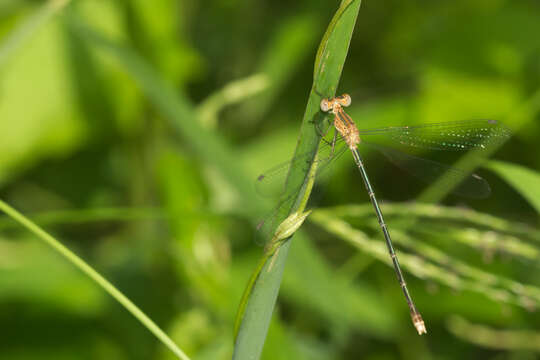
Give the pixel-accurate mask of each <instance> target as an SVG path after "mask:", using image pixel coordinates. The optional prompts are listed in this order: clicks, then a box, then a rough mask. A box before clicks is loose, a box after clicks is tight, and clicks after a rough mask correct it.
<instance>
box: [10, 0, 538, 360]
mask: <svg viewBox="0 0 540 360" xmlns="http://www.w3.org/2000/svg"><path fill="white" fill-rule="evenodd" d="M338 6H339V2H338V1H306V0H304V1H296V2H290V1H277V0H276V1H266V2H251V1H241V0H219V1H206V2H202V1H196V0H186V1H173V0H153V1H144V0H134V1H128V0H124V1H114V2H113V1H108V0H77V1H75V0H73V1H71V2H69V1H59V0H56V1H49V2H40V1H21V0H4V1H2V2H1V3H0V198H2V199H3V200H5V201H6V202H8V203H9V204H11V205H13V206H15V207H16V208H17V209H19V210H20V211H21V212H23V213H24V214H26V215H28V216H29V217H30V218H31V219H33V220H35V221H36V222H37V223H38V224H40V225H42V226H43V227H44V228H45V229H46V230H47V231H49V232H51V233H52V234H53V235H54V236H55V237H56V238H57V239H60V240H61V241H62V243H63V244H65V245H66V246H67V247H69V248H70V249H72V250H74V251H75V252H76V253H77V254H79V255H80V256H81V257H82V258H84V259H85V260H86V261H87V262H88V263H89V264H90V265H91V266H92V267H94V268H95V269H96V270H97V271H98V272H100V273H101V274H102V275H103V276H105V277H106V278H107V279H109V280H110V281H111V282H112V283H114V284H115V285H116V286H117V287H118V288H119V289H120V290H121V291H122V292H124V294H126V296H128V297H129V298H130V299H131V300H132V301H134V302H135V303H136V304H137V305H138V306H139V307H140V308H141V309H142V310H143V311H144V312H145V313H146V314H147V315H149V316H150V317H151V318H152V319H153V320H154V321H155V322H156V323H157V324H158V325H159V326H161V327H162V328H163V329H164V331H166V332H167V333H168V334H169V335H170V336H171V337H172V338H173V340H174V341H175V342H176V343H177V344H178V346H179V347H180V348H181V349H182V350H183V351H185V352H186V353H187V354H188V355H189V356H190V358H192V359H229V358H230V357H231V354H232V350H233V325H234V319H235V315H236V311H237V308H238V305H239V302H240V298H241V295H242V291H243V289H244V287H245V285H246V284H247V282H248V279H249V277H250V275H251V273H252V271H253V270H254V269H255V267H256V265H257V262H258V260H259V258H260V257H261V256H262V247H259V246H257V245H256V244H255V241H254V238H255V237H256V236H255V230H254V229H255V224H256V222H257V219H260V218H261V217H264V216H265V215H264V214H265V213H268V212H270V211H271V209H272V207H273V206H275V204H276V201H275V200H273V199H271V198H268V197H264V196H260V195H258V194H257V191H256V190H255V186H254V182H255V179H256V177H257V175H258V174H260V173H261V172H262V171H265V170H267V169H269V168H272V166H274V165H275V164H278V163H281V162H283V161H285V160H287V158H290V156H291V155H292V154H293V151H294V148H295V144H296V138H297V136H298V133H299V127H300V122H301V119H302V116H303V113H304V110H305V107H306V101H307V99H308V95H309V90H310V88H311V83H312V80H313V66H314V60H315V55H316V51H317V47H318V44H319V42H320V41H321V38H322V36H323V34H324V31H325V29H326V27H327V26H328V24H329V22H330V19H331V18H332V16H333V15H334V13H335V11H336V9H337V7H338ZM539 34H540V4H539V3H538V2H537V1H535V0H528V1H519V2H517V1H504V0H459V1H439V0H437V1H420V0H417V1H409V2H403V1H398V0H386V1H365V2H364V3H363V4H362V6H361V8H360V12H359V15H358V20H357V25H356V28H355V32H354V34H353V37H352V40H351V44H350V50H349V55H348V58H347V61H346V63H345V67H344V69H343V76H342V81H341V84H340V87H339V89H338V92H339V93H341V92H348V93H350V94H351V96H352V99H353V105H352V106H351V108H350V111H349V113H350V114H351V116H352V117H353V119H355V121H356V122H357V124H358V126H359V128H370V127H380V126H390V125H413V124H421V123H429V122H442V121H457V120H466V119H478V118H492V119H498V120H500V121H502V122H504V124H506V126H508V127H509V128H510V129H511V130H512V133H513V137H512V138H511V139H510V140H509V141H508V142H507V143H505V144H504V145H503V146H501V147H500V148H499V149H498V150H497V152H496V153H494V154H493V155H492V158H495V159H497V161H491V160H485V161H484V162H482V164H481V165H482V166H481V167H480V168H479V169H478V170H477V172H478V173H479V174H480V175H482V176H483V177H485V178H486V179H487V180H488V181H489V183H490V185H491V187H492V195H491V197H490V198H488V199H485V200H472V199H465V198H459V197H456V196H453V195H449V196H446V197H444V199H443V200H441V201H440V202H439V204H441V205H444V207H438V206H437V207H433V208H429V209H428V210H426V211H425V212H423V213H422V214H420V212H415V211H414V210H413V207H412V205H411V201H413V200H414V199H415V198H417V197H418V196H420V194H422V191H423V189H425V188H426V186H428V185H426V184H422V183H420V182H418V181H416V180H415V179H414V178H412V177H409V176H406V175H405V174H404V173H403V172H402V171H401V170H399V169H397V168H395V167H393V166H391V165H389V164H388V163H387V162H385V161H383V160H384V159H382V158H381V157H379V156H377V155H376V154H372V153H371V152H369V151H368V152H366V153H364V156H365V162H366V167H367V170H368V173H369V174H370V177H371V180H372V182H373V184H374V187H375V190H376V192H377V194H378V197H379V199H380V200H382V201H383V205H382V211H383V212H386V213H387V216H386V217H387V224H388V226H389V228H390V231H391V232H392V230H394V232H392V234H393V235H394V237H395V238H396V239H395V240H396V242H397V250H398V255H402V257H403V259H402V260H403V261H402V263H403V265H404V267H405V275H406V278H407V280H408V285H409V287H410V290H411V292H412V295H413V297H414V299H415V301H416V303H417V307H418V308H419V310H420V311H421V312H422V314H423V317H424V320H425V321H426V325H427V327H428V334H427V336H422V337H418V335H417V334H416V332H415V330H414V328H413V327H412V325H411V324H410V319H409V313H408V309H407V307H406V304H405V301H404V299H403V298H402V294H401V290H400V289H399V286H398V284H397V282H396V281H395V275H394V273H393V271H392V269H391V268H390V267H388V266H387V264H386V263H383V262H382V261H379V260H378V259H379V258H380V257H379V256H378V254H379V252H378V249H379V248H370V247H369V246H363V247H362V246H358V245H357V244H356V245H355V244H354V242H353V241H352V240H351V238H352V235H351V236H350V237H349V241H343V240H347V239H343V238H342V237H340V236H337V235H336V234H333V233H332V232H331V231H326V230H323V228H326V229H328V227H327V226H325V224H326V225H328V223H329V221H330V220H328V217H335V218H338V217H339V218H340V219H342V221H345V223H346V224H349V225H351V226H352V227H354V229H356V230H358V231H361V233H362V234H364V236H365V237H366V239H369V240H372V241H374V243H375V244H379V245H381V246H382V237H381V236H380V234H379V230H378V229H377V224H376V219H375V217H374V214H373V213H372V212H370V209H369V207H368V206H369V204H368V201H369V199H368V197H367V195H366V193H365V190H364V187H363V185H362V183H361V179H360V176H359V174H358V172H357V170H356V169H355V168H354V166H353V161H352V158H350V156H349V155H348V154H346V155H344V156H343V157H342V159H341V160H340V161H339V163H338V164H335V165H334V166H332V169H331V171H329V174H326V176H325V178H326V181H325V182H324V185H321V186H317V187H316V189H315V191H314V194H313V196H314V198H316V208H319V209H321V212H320V213H319V216H316V213H314V215H313V220H311V219H310V218H308V220H307V222H306V224H305V226H303V227H302V231H301V233H300V234H298V235H296V236H295V237H294V239H293V242H292V245H291V248H290V254H289V258H288V263H287V265H286V267H285V273H284V279H283V284H282V288H281V292H280V295H279V298H278V304H277V307H276V312H275V315H274V319H273V322H272V325H271V327H270V331H269V334H268V337H267V341H266V346H265V349H264V351H263V358H264V359H321V360H322V359H394V358H402V359H463V358H481V359H534V358H536V357H538V355H539V353H540V345H539V344H540V315H538V314H537V312H535V310H536V308H537V307H538V306H539V305H540V295H539V294H540V275H539V274H540V262H539V256H540V255H539V254H540V252H539V251H540V250H539V249H538V247H539V244H540V234H539V231H538V214H539V212H540V172H539V170H538V169H539V168H540V157H539V156H538V153H539V152H540V115H539V112H540V41H539V38H540V37H539ZM426 155H427V156H428V157H429V154H426ZM444 160H447V161H448V162H452V161H455V160H457V158H456V157H455V156H454V157H448V158H444ZM430 190H432V191H436V190H437V189H436V188H434V187H431V188H430ZM423 196H424V197H423V198H424V199H425V198H427V195H423ZM385 203H386V204H387V205H386V211H385ZM348 204H356V205H363V206H364V207H363V208H365V209H366V212H365V213H363V214H360V215H358V214H355V213H353V208H351V207H346V208H343V209H342V210H341V211H340V212H338V211H337V210H336V209H334V208H331V206H336V205H348ZM391 204H394V205H395V208H394V207H392V205H391ZM465 209H469V210H471V209H473V210H476V211H477V213H471V212H470V211H465ZM326 210H328V211H326ZM450 214H454V216H450ZM322 215H324V216H322ZM413 215H416V216H417V217H416V221H414V222H413V219H412V217H413ZM488 215H489V216H488ZM482 216H483V217H482ZM480 218H481V219H480ZM334 220H335V219H334ZM321 225H322V227H321ZM344 237H345V238H346V237H347V236H346V235H345V236H344ZM0 324H1V330H0V331H1V332H0V334H1V335H2V336H1V337H0V359H172V358H173V355H172V354H171V353H169V351H168V350H167V349H166V348H165V347H164V346H163V345H162V344H161V343H159V342H158V341H157V340H156V339H155V338H154V337H153V336H152V335H151V334H150V333H149V332H148V331H147V330H146V329H145V328H144V327H143V326H141V325H140V324H139V322H137V321H136V320H135V319H134V318H133V317H132V316H131V315H130V314H129V313H128V312H127V311H126V310H125V309H124V308H122V307H121V306H120V305H118V304H117V303H116V302H115V301H114V300H112V299H111V298H110V297H109V296H108V295H107V294H106V293H105V292H104V291H103V290H102V289H101V288H99V287H98V286H96V285H95V284H94V283H93V282H92V281H91V280H89V279H88V278H87V277H85V276H84V275H82V274H81V273H80V272H79V271H78V270H76V269H75V268H73V266H72V265H71V264H69V263H67V262H66V261H65V259H63V258H62V257H60V256H59V255H58V254H57V253H55V252H54V251H53V250H51V249H50V248H48V247H46V246H45V245H43V243H41V242H40V241H39V240H38V239H37V238H36V237H35V236H34V235H32V234H29V233H28V232H27V231H25V230H24V229H22V228H21V227H20V226H19V225H18V224H16V223H14V222H13V221H10V220H9V219H7V218H5V217H2V218H0Z"/></svg>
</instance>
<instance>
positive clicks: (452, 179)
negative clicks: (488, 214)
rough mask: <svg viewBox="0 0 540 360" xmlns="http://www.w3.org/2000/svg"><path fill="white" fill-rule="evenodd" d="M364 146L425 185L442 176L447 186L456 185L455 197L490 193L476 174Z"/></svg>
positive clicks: (396, 152)
mask: <svg viewBox="0 0 540 360" xmlns="http://www.w3.org/2000/svg"><path fill="white" fill-rule="evenodd" d="M364 144H365V145H367V146H369V147H370V148H373V149H375V150H377V151H379V152H380V153H382V154H383V155H384V156H385V157H386V158H387V159H388V160H390V162H392V163H393V164H394V165H396V166H397V167H399V168H401V169H402V170H404V171H406V172H408V173H410V174H411V175H413V176H415V177H417V178H419V179H420V180H422V181H424V182H426V183H431V182H433V181H435V180H437V179H438V178H440V177H441V176H442V175H443V174H444V175H445V176H446V179H448V182H449V184H452V185H453V184H458V185H456V186H455V187H454V188H453V189H452V191H451V192H452V193H454V194H456V195H460V196H464V197H469V198H479V199H481V198H486V197H488V196H489V194H490V193H491V188H490V187H489V183H488V182H487V181H486V180H484V179H483V178H481V177H480V176H478V175H476V174H468V173H466V172H465V171H463V170H460V169H458V168H455V167H450V166H448V165H444V164H441V163H439V162H436V161H432V160H428V159H422V158H418V157H416V156H412V155H409V154H405V153H403V152H401V151H397V150H395V149H391V148H389V147H386V146H381V145H374V144H370V143H364Z"/></svg>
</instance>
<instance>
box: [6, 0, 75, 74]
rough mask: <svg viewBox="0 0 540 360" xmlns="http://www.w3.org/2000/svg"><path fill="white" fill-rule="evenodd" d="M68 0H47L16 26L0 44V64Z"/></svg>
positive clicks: (68, 0)
mask: <svg viewBox="0 0 540 360" xmlns="http://www.w3.org/2000/svg"><path fill="white" fill-rule="evenodd" d="M69 2H70V0H49V1H47V3H46V4H45V5H42V6H41V8H40V9H39V10H37V11H36V12H35V13H34V14H33V15H32V16H30V17H29V18H28V19H26V21H24V22H23V23H22V24H20V25H19V26H18V27H16V28H15V29H14V30H13V31H11V33H10V34H9V36H7V37H6V38H5V40H4V41H3V42H2V43H1V44H0V66H2V65H3V64H4V63H5V62H6V61H7V60H8V59H9V57H10V56H11V55H12V54H14V53H15V52H16V51H17V49H18V48H20V47H21V46H22V45H23V44H24V43H25V42H26V41H27V40H28V39H29V38H31V37H32V35H33V34H34V33H36V32H37V31H38V30H39V29H40V28H41V26H42V25H44V24H45V23H46V22H47V21H48V20H49V19H50V18H51V17H52V16H53V15H54V14H56V13H57V12H58V11H60V10H62V9H63V8H64V7H65V6H66V5H67V4H68V3H69Z"/></svg>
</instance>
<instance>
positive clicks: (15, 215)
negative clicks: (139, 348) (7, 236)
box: [0, 200, 189, 360]
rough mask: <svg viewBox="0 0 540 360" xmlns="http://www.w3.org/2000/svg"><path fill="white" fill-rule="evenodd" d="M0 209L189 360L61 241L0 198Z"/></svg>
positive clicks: (120, 293) (170, 347)
mask: <svg viewBox="0 0 540 360" xmlns="http://www.w3.org/2000/svg"><path fill="white" fill-rule="evenodd" d="M0 210H1V211H3V212H5V213H6V214H7V215H8V216H9V217H11V218H12V219H14V220H15V221H17V222H18V223H19V224H21V225H22V226H24V227H25V228H26V229H28V230H29V231H31V232H32V233H34V234H35V235H36V236H37V237H38V238H40V239H41V240H43V241H44V242H45V243H46V244H47V245H49V246H50V247H52V248H53V249H54V250H55V251H56V252H58V253H59V254H60V255H62V256H63V257H64V258H66V260H68V261H69V262H71V263H72V264H73V265H74V266H75V267H77V268H78V269H79V270H81V271H82V272H83V273H84V274H86V275H87V276H88V277H89V278H90V279H92V280H93V281H94V282H95V283H96V284H98V285H99V286H100V287H101V288H102V289H103V290H105V291H106V292H107V293H108V294H109V295H111V297H112V298H114V299H115V300H116V301H118V302H119V303H120V304H121V305H122V306H123V307H124V308H125V309H126V310H127V311H129V312H130V313H131V314H132V315H133V316H134V317H135V318H136V319H137V320H139V321H140V322H141V324H143V325H144V327H146V328H147V329H148V330H149V331H150V332H151V333H152V334H154V336H155V337H156V338H158V340H160V341H161V342H162V343H163V344H164V345H165V346H166V347H167V348H169V350H171V351H172V352H173V353H174V354H175V355H176V356H177V357H178V358H179V359H182V360H189V357H188V356H187V355H186V354H184V352H183V351H182V350H180V348H179V347H178V346H177V345H176V344H175V343H174V341H173V340H172V339H171V338H170V337H168V336H167V334H166V333H165V332H164V331H163V330H161V328H160V327H159V326H157V324H156V323H155V322H153V321H152V319H150V318H149V317H148V316H147V315H146V314H145V313H144V312H143V311H142V310H141V309H139V308H138V307H137V305H135V304H134V303H133V302H132V301H131V300H129V299H128V298H127V297H126V296H125V295H124V294H123V293H122V292H120V290H118V289H117V288H116V287H115V286H114V285H113V284H111V283H110V282H109V281H108V280H107V279H105V278H104V277H103V276H102V275H101V274H99V273H98V272H97V271H96V270H94V269H93V268H92V267H91V266H90V265H88V264H87V263H86V262H85V261H84V260H83V259H81V258H80V257H78V256H77V255H76V254H75V253H73V252H72V251H71V250H69V249H68V248H67V247H65V246H64V245H63V244H62V243H60V242H59V241H58V240H56V239H55V238H54V237H53V236H51V235H50V234H49V233H47V232H46V231H45V230H43V229H42V228H40V227H39V226H37V225H36V224H35V223H33V222H32V221H31V220H30V219H28V218H27V217H25V216H24V215H22V214H21V213H20V212H18V211H17V210H15V209H14V208H12V207H11V206H9V205H8V204H7V203H5V202H4V201H2V200H0Z"/></svg>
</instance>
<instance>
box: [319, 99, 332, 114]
mask: <svg viewBox="0 0 540 360" xmlns="http://www.w3.org/2000/svg"><path fill="white" fill-rule="evenodd" d="M321 110H322V111H324V112H328V110H330V105H329V104H328V99H322V100H321Z"/></svg>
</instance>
